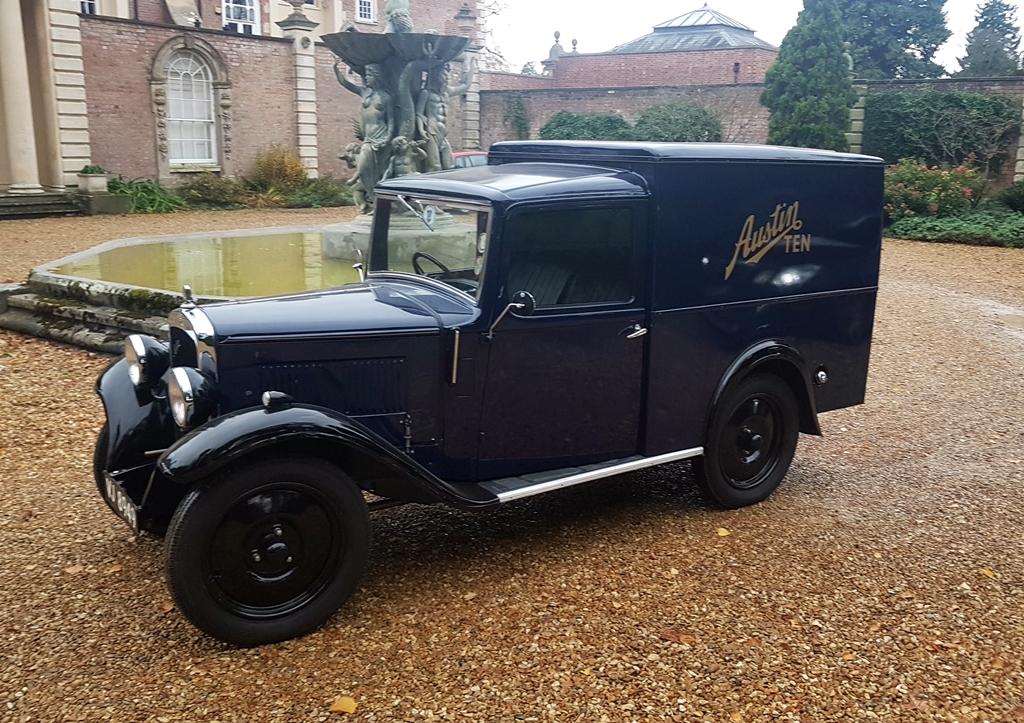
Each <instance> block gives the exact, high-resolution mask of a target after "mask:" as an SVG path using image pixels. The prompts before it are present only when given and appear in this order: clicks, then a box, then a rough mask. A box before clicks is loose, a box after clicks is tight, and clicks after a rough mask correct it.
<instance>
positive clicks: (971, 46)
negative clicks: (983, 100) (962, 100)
mask: <svg viewBox="0 0 1024 723" xmlns="http://www.w3.org/2000/svg"><path fill="white" fill-rule="evenodd" d="M1014 15H1015V14H1014V8H1013V6H1012V5H1010V4H1009V3H1007V2H1004V0H988V1H987V2H985V3H983V4H981V5H978V13H977V15H975V16H974V19H975V21H976V22H977V25H976V26H975V27H974V30H972V31H971V32H970V33H968V35H967V54H966V55H965V56H964V57H962V58H960V68H961V70H960V72H959V73H958V75H961V76H965V77H971V78H999V77H1004V76H1008V75H1021V57H1020V28H1019V27H1018V26H1017V22H1016V18H1015V16H1014Z"/></svg>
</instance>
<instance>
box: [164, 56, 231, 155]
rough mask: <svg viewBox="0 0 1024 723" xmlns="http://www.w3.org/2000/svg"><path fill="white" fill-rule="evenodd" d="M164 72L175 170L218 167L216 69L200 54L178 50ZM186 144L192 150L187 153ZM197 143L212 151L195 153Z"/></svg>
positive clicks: (168, 143) (169, 136) (169, 152)
mask: <svg viewBox="0 0 1024 723" xmlns="http://www.w3.org/2000/svg"><path fill="white" fill-rule="evenodd" d="M186 68H187V72H186ZM165 72H166V76H167V160H168V163H169V164H170V166H171V168H172V169H174V168H181V167H188V166H193V167H195V166H205V167H216V166H218V165H219V164H218V149H217V105H216V102H217V99H216V93H215V92H214V87H213V80H214V73H213V68H211V67H210V64H209V63H207V62H206V60H205V59H204V58H203V57H202V56H201V55H199V54H198V53H195V52H193V51H191V50H177V51H175V52H174V53H173V54H172V55H171V57H170V58H168V60H167V68H166V71H165ZM197 96H201V97H197ZM177 144H180V146H179V145H177ZM186 144H189V145H190V146H191V150H192V153H187V152H186V148H187V147H188V146H187V145H186ZM197 144H205V145H206V147H207V148H209V153H207V154H205V155H201V154H198V153H195V150H196V147H197ZM176 151H177V152H176ZM176 156H177V157H176Z"/></svg>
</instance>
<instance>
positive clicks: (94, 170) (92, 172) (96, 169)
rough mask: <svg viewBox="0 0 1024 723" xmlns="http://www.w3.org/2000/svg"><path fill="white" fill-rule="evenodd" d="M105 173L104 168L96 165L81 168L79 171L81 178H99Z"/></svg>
mask: <svg viewBox="0 0 1024 723" xmlns="http://www.w3.org/2000/svg"><path fill="white" fill-rule="evenodd" d="M106 172H107V169H106V168H104V167H103V166H97V165H89V166H82V170H81V171H79V173H81V174H82V175H83V176H101V175H103V174H104V173H106Z"/></svg>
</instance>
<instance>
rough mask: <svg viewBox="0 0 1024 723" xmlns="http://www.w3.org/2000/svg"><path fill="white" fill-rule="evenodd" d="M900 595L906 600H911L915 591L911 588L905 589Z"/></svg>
mask: <svg viewBox="0 0 1024 723" xmlns="http://www.w3.org/2000/svg"><path fill="white" fill-rule="evenodd" d="M899 596H900V597H901V598H903V599H904V600H909V599H910V598H912V597H914V593H912V592H911V591H910V590H904V591H903V592H901V593H900V594H899Z"/></svg>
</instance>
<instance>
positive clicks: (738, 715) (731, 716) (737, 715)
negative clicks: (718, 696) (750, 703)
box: [729, 711, 743, 721]
mask: <svg viewBox="0 0 1024 723" xmlns="http://www.w3.org/2000/svg"><path fill="white" fill-rule="evenodd" d="M729 720H731V721H741V720H743V714H742V713H740V712H739V711H737V712H736V713H730V714H729Z"/></svg>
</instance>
